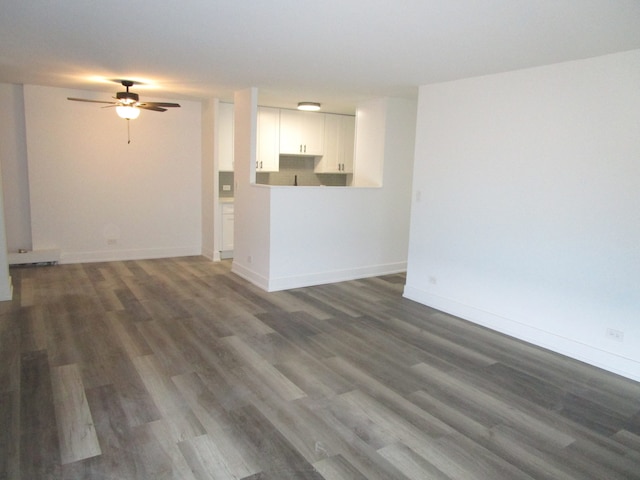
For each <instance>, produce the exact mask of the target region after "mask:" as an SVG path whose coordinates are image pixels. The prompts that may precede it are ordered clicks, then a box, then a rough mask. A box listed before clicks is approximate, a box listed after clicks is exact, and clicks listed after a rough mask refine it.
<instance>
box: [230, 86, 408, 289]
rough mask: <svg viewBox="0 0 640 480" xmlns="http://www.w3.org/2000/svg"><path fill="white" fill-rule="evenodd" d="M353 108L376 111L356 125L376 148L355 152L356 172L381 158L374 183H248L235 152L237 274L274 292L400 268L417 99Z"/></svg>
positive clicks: (402, 266) (405, 245) (361, 111)
mask: <svg viewBox="0 0 640 480" xmlns="http://www.w3.org/2000/svg"><path fill="white" fill-rule="evenodd" d="M358 110H359V112H358V115H366V116H371V117H373V116H376V115H378V116H379V117H378V118H377V119H376V120H372V121H370V122H367V123H366V125H365V124H363V125H365V126H362V125H361V124H360V123H359V124H358V137H359V139H360V140H359V141H364V140H365V139H366V138H372V139H375V141H376V144H377V145H378V146H379V148H378V149H374V150H373V151H371V150H367V155H363V152H358V151H356V159H355V162H356V168H357V169H358V170H357V171H358V172H360V171H363V169H364V168H365V165H366V164H367V162H369V161H372V162H373V163H374V164H375V165H380V162H381V160H380V159H382V161H383V162H384V179H383V182H382V183H383V186H382V187H379V188H354V187H268V186H261V185H249V184H248V182H249V176H248V175H249V174H248V171H249V170H248V167H246V171H245V170H239V159H238V157H237V153H238V150H236V179H237V180H239V181H240V185H239V187H238V190H236V218H237V219H238V220H239V221H240V222H245V223H246V222H247V221H249V222H251V229H249V228H244V227H243V228H242V229H241V230H238V228H236V231H235V234H236V236H235V245H234V254H235V256H234V271H235V272H236V273H238V274H240V275H242V276H244V277H245V278H248V279H249V280H251V281H253V282H254V283H256V284H257V285H259V286H261V287H262V288H264V289H265V290H269V291H274V290H282V289H288V288H295V287H301V286H307V285H315V284H321V283H329V282H336V281H342V280H348V279H353V278H362V277H367V276H373V275H381V274H385V273H392V272H398V271H403V270H404V269H405V268H406V260H407V248H408V234H409V208H410V203H411V202H410V195H411V192H410V186H411V170H412V162H413V145H414V131H415V117H416V106H415V102H413V101H408V100H402V99H380V100H375V101H371V102H367V103H365V104H363V105H361V106H360V107H359V109H358ZM237 112H238V103H237V102H236V114H237ZM380 125H382V126H383V127H382V128H380ZM385 125H386V127H384V126H385ZM367 126H370V128H367ZM238 128H239V124H238V121H237V120H236V132H238ZM237 145H238V144H237V143H236V147H237ZM368 154H371V157H373V158H369V155H368ZM245 177H246V178H245ZM377 177H378V178H377V183H380V178H379V177H380V175H379V174H378V176H377ZM243 192H249V193H248V195H247V194H244V193H243ZM245 198H250V201H248V202H246V203H245V201H244V199H245ZM239 203H240V204H239ZM239 207H240V208H239ZM246 219H249V220H246ZM238 220H237V221H238ZM241 224H243V223H241ZM249 256H251V257H252V262H248V260H247V258H248V257H249Z"/></svg>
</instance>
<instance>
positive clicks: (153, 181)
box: [24, 85, 202, 262]
mask: <svg viewBox="0 0 640 480" xmlns="http://www.w3.org/2000/svg"><path fill="white" fill-rule="evenodd" d="M24 94H25V112H26V132H27V154H28V162H29V185H30V193H31V197H30V200H31V223H32V240H33V248H34V249H45V248H60V249H61V252H62V257H61V261H62V262H85V261H103V260H121V259H133V258H157V257H167V256H180V255H199V254H200V253H201V161H202V158H201V104H200V103H198V102H185V101H181V102H180V104H181V105H182V108H177V109H171V110H169V111H167V112H165V113H158V112H148V111H143V112H142V113H141V115H140V117H139V118H138V119H137V120H132V121H131V122H130V123H131V125H130V126H131V144H127V122H126V120H122V119H120V118H118V117H117V115H116V114H115V112H114V111H113V109H111V108H106V109H103V108H100V107H101V105H99V104H92V103H80V102H70V101H68V100H67V97H82V98H91V99H97V100H104V99H109V98H110V97H112V96H113V94H114V92H104V93H97V92H89V91H80V90H66V89H59V88H51V87H39V86H32V85H26V86H25V87H24ZM141 95H142V97H143V99H145V100H149V101H153V100H154V99H153V98H150V97H146V96H145V95H144V93H141ZM165 101H166V100H165ZM114 242H115V243H114Z"/></svg>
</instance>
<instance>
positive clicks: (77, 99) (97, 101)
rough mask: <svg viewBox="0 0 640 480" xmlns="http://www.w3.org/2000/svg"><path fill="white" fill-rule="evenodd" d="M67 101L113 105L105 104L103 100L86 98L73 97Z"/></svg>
mask: <svg viewBox="0 0 640 480" xmlns="http://www.w3.org/2000/svg"><path fill="white" fill-rule="evenodd" d="M67 100H73V101H74V102H90V103H113V102H105V101H103V100H88V99H86V98H73V97H67Z"/></svg>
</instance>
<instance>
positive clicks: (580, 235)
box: [405, 50, 640, 380]
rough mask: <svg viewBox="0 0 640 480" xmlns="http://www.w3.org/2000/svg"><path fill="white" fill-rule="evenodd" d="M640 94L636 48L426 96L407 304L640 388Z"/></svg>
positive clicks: (429, 89) (438, 88) (445, 87)
mask: <svg viewBox="0 0 640 480" xmlns="http://www.w3.org/2000/svg"><path fill="white" fill-rule="evenodd" d="M639 85H640V51H638V50H636V51H631V52H625V53H619V54H615V55H608V56H604V57H599V58H593V59H588V60H582V61H576V62H569V63H563V64H557V65H550V66H546V67H541V68H535V69H529V70H522V71H516V72H510V73H504V74H499V75H492V76H486V77H480V78H473V79H467V80H462V81H456V82H450V83H444V84H438V85H431V86H423V87H421V89H420V96H419V107H418V127H417V137H416V158H415V168H414V184H413V189H414V203H413V207H412V214H411V236H410V247H409V266H408V275H407V285H406V288H405V295H406V296H407V297H409V298H412V299H414V300H417V301H420V302H422V303H424V304H427V305H431V306H434V307H435V308H438V309H441V310H444V311H448V312H450V313H453V314H456V315H459V316H461V317H463V318H466V319H469V320H471V321H474V322H477V323H480V324H483V325H487V326H489V327H491V328H494V329H497V330H499V331H502V332H504V333H507V334H510V335H513V336H515V337H518V338H521V339H524V340H527V341H530V342H532V343H535V344H538V345H541V346H544V347H548V348H550V349H552V350H555V351H558V352H560V353H564V354H567V355H570V356H572V357H575V358H578V359H581V360H583V361H586V362H589V363H592V364H594V365H598V366H600V367H603V368H605V369H608V370H611V371H613V372H617V373H620V374H622V375H625V376H628V377H630V378H634V379H636V380H640V322H638V319H639V318H640V214H639V213H638V212H639V211H640V210H639V209H638V207H639V206H640V188H638V186H639V185H640V134H639V133H640V120H639V119H640V88H639ZM609 328H611V329H615V330H618V331H620V332H624V341H623V342H618V341H614V340H612V339H611V338H608V337H607V335H606V332H607V329H609Z"/></svg>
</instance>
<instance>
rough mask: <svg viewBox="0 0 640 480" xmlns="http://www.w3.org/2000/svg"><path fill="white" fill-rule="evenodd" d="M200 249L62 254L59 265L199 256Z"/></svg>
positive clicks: (146, 249)
mask: <svg viewBox="0 0 640 480" xmlns="http://www.w3.org/2000/svg"><path fill="white" fill-rule="evenodd" d="M201 254H202V248H201V247H200V246H194V247H177V248H144V249H139V250H109V251H99V252H62V254H61V256H60V263H91V262H114V261H124V260H146V259H152V258H170V257H191V256H195V255H201Z"/></svg>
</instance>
